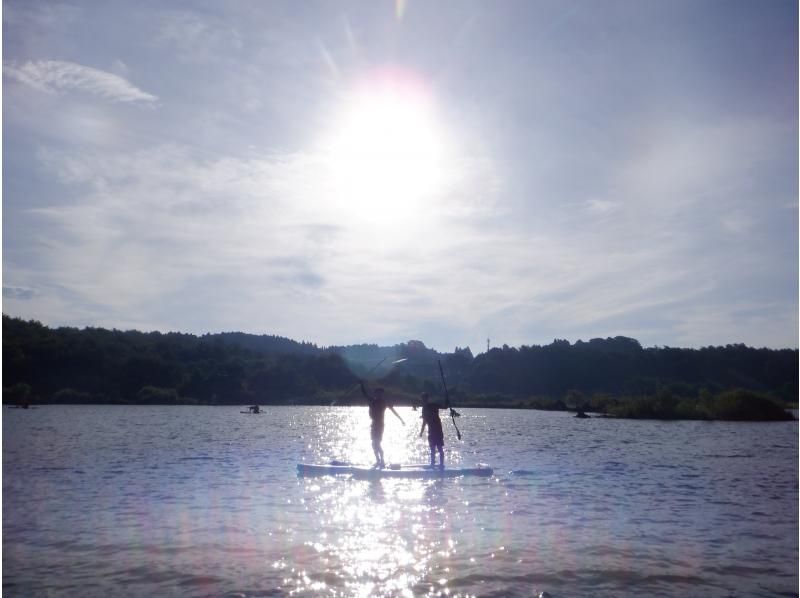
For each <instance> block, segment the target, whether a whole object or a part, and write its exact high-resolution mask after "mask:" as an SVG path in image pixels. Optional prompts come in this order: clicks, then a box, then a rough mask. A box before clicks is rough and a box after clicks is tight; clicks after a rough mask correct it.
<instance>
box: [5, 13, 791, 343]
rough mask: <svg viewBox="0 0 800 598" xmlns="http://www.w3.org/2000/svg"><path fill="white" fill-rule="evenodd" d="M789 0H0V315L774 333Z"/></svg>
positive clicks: (787, 312) (370, 332) (84, 322)
mask: <svg viewBox="0 0 800 598" xmlns="http://www.w3.org/2000/svg"><path fill="white" fill-rule="evenodd" d="M797 11H798V7H797V3H796V2H794V1H790V0H774V1H771V2H752V1H750V0H746V1H739V0H721V1H712V0H687V1H683V0H670V1H663V0H658V1H655V0H604V1H603V2H596V1H593V0H579V1H571V0H519V1H514V0H497V1H492V2H486V1H483V0H482V1H472V0H458V1H455V0H442V1H438V2H424V1H422V0H406V1H392V0H375V1H373V0H363V1H359V2H348V1H339V2H331V1H322V2H315V1H310V0H309V1H303V2H297V1H295V0H285V1H280V0H269V1H256V0H253V1H246V0H237V1H231V2H217V1H202V0H200V1H192V2H188V1H187V2H177V1H173V2H170V1H165V0H158V1H147V0H143V1H138V2H129V1H114V0H109V1H104V2H88V1H87V2H38V1H31V0H24V1H22V0H19V1H14V0H5V1H4V2H3V37H2V41H3V43H2V46H3V56H2V59H3V88H2V100H3V102H2V105H3V123H2V124H3V147H2V150H3V151H2V155H3V173H2V174H3V177H2V192H3V196H2V222H3V227H2V258H3V259H2V263H3V301H2V310H3V313H5V314H8V315H11V316H16V317H21V318H24V319H35V320H38V321H40V322H42V323H44V324H47V325H49V326H76V327H81V328H82V327H85V326H92V327H104V328H117V329H122V330H127V329H138V330H146V331H150V330H160V331H164V332H166V331H180V332H189V333H194V334H203V333H207V332H211V333H213V332H220V331H243V332H249V333H255V334H275V335H280V336H286V337H289V338H293V339H295V340H304V341H309V342H313V343H316V344H318V345H320V346H330V345H347V344H356V343H377V344H380V345H393V344H395V343H400V342H406V341H408V340H410V339H416V340H421V341H423V342H424V343H425V344H426V345H427V346H429V347H433V348H435V349H437V350H439V351H452V350H453V349H454V348H455V347H466V346H469V347H470V348H471V349H472V351H473V353H475V354H477V353H480V352H483V351H485V350H486V346H487V340H488V342H489V343H490V344H491V346H500V345H503V344H507V345H509V346H520V345H534V344H547V343H550V342H552V341H553V339H556V338H558V339H567V340H569V341H571V342H575V341H577V340H589V339H591V338H597V337H603V338H605V337H609V336H612V337H613V336H617V335H623V336H628V337H632V338H635V339H638V340H639V341H640V342H641V343H642V344H643V345H644V346H673V347H703V346H709V345H715V346H716V345H725V344H729V343H745V344H747V345H750V346H756V347H771V348H784V347H791V348H796V347H797V346H798V14H797Z"/></svg>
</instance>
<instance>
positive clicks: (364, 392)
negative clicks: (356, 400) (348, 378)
mask: <svg viewBox="0 0 800 598" xmlns="http://www.w3.org/2000/svg"><path fill="white" fill-rule="evenodd" d="M358 384H359V386H361V394H362V395H364V398H366V399H372V397H371V396H369V393H367V389H366V388H364V381H363V380H359V381H358Z"/></svg>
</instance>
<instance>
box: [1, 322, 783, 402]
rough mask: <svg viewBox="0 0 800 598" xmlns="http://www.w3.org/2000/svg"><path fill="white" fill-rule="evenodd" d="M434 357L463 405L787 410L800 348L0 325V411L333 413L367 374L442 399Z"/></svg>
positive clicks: (399, 388)
mask: <svg viewBox="0 0 800 598" xmlns="http://www.w3.org/2000/svg"><path fill="white" fill-rule="evenodd" d="M399 360H402V361H399ZM439 361H441V363H442V366H443V368H444V371H445V372H446V375H447V384H448V387H449V389H450V390H451V394H452V395H453V397H454V398H455V399H456V400H458V401H460V402H461V403H462V404H464V405H467V404H469V405H476V406H478V405H479V406H506V407H507V406H519V407H539V408H555V409H563V408H573V409H575V408H583V407H587V406H589V407H592V406H593V407H595V408H599V409H601V410H606V411H611V410H612V408H613V407H614V406H615V404H616V403H615V401H617V402H618V401H619V399H621V398H624V397H628V398H630V397H636V398H639V399H641V398H645V399H646V398H648V397H650V398H653V399H655V398H658V397H661V399H662V402H663V400H666V397H676V398H680V399H681V400H689V401H695V402H697V401H701V400H704V401H706V402H707V401H708V397H709V396H711V397H713V396H716V395H719V394H721V393H726V392H729V391H732V390H734V389H742V390H747V391H749V392H751V393H758V394H759V396H763V397H766V398H768V399H770V400H773V401H781V402H786V403H795V402H796V401H797V394H798V384H797V382H798V351H797V350H796V349H764V348H762V349H756V348H752V347H747V346H745V345H741V344H737V345H726V346H718V347H704V348H700V349H685V348H671V347H651V348H643V347H642V346H641V345H640V344H639V342H638V341H636V340H635V339H631V338H626V337H621V336H618V337H614V338H606V339H592V340H589V341H586V342H584V341H577V342H575V343H570V342H568V341H566V340H558V339H557V340H554V341H553V342H552V343H551V344H548V345H532V346H522V347H519V348H515V347H508V346H503V347H498V348H493V349H491V350H490V351H487V352H486V353H482V354H479V355H477V356H473V354H472V352H471V351H470V349H469V348H456V349H455V350H454V351H453V352H452V353H439V352H437V351H435V350H433V349H431V348H428V347H426V346H425V345H424V343H423V342H421V341H409V342H407V343H401V344H398V345H395V346H393V347H380V346H378V345H351V346H334V347H319V346H317V345H315V344H313V343H308V342H297V341H293V340H291V339H287V338H283V337H276V336H269V335H252V334H244V333H239V332H227V333H220V334H206V335H201V336H195V335H192V334H183V333H175V332H170V333H160V332H148V333H145V332H138V331H119V330H107V329H103V328H85V329H77V328H49V327H47V326H44V325H42V324H40V323H38V322H35V321H24V320H21V319H18V318H11V317H9V316H7V315H3V401H4V403H20V402H24V401H29V402H47V403H158V404H160V403H176V404H180V403H188V404H247V403H261V404H270V403H292V402H295V403H314V402H317V403H326V402H327V403H330V401H331V400H333V399H335V398H337V397H341V395H342V393H343V392H344V391H345V390H346V389H347V388H350V387H352V385H353V384H354V383H355V382H357V381H358V379H359V378H364V377H366V376H368V375H369V377H370V378H373V379H376V380H378V381H379V383H380V384H383V385H386V386H388V387H391V388H394V389H397V391H398V392H399V393H403V392H404V393H407V394H409V395H412V396H413V395H414V394H416V393H419V392H421V391H423V390H424V391H428V392H431V393H433V394H439V393H441V392H442V384H441V379H440V375H439V370H438V362H439ZM395 362H398V363H395ZM376 364H380V367H378V368H375V365H376ZM356 398H357V397H354V398H353V400H354V399H356ZM346 400H347V398H345V402H346Z"/></svg>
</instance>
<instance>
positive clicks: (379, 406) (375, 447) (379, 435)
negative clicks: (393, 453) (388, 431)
mask: <svg viewBox="0 0 800 598" xmlns="http://www.w3.org/2000/svg"><path fill="white" fill-rule="evenodd" d="M361 393H362V394H363V395H364V396H365V397H366V399H367V404H368V405H369V419H370V420H371V422H372V424H371V426H370V435H371V436H372V451H373V452H374V453H375V467H380V468H381V469H383V468H384V467H386V462H385V461H384V460H383V447H381V442H382V441H383V420H384V415H386V409H389V410H390V411H391V412H392V413H394V414H395V415H396V416H397V419H399V420H400V422H401V423H402V424H403V425H405V424H406V422H404V421H403V418H402V417H400V415H399V414H398V413H397V411H395V410H394V407H392V406H391V405H389V404H388V403H387V402H386V399H385V398H384V396H383V389H382V388H376V389H375V391H374V392H373V394H372V395H370V394H369V393H368V392H367V389H366V388H364V382H363V381H362V382H361Z"/></svg>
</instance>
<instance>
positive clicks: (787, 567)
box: [3, 405, 798, 598]
mask: <svg viewBox="0 0 800 598" xmlns="http://www.w3.org/2000/svg"><path fill="white" fill-rule="evenodd" d="M398 412H399V413H400V414H401V416H402V417H403V419H404V420H405V421H406V425H405V426H403V425H401V424H400V422H399V421H398V420H397V419H395V418H394V417H393V416H392V414H391V413H387V415H386V433H385V436H384V443H383V446H384V449H385V451H386V458H387V461H391V462H421V461H425V460H426V459H427V442H426V441H425V440H424V439H422V438H419V437H418V433H419V426H420V421H419V412H413V411H412V410H411V409H410V408H398ZM457 421H458V426H459V428H460V429H461V432H462V433H463V440H462V441H458V440H457V439H456V436H455V432H454V428H453V426H452V423H451V422H450V420H449V419H448V420H443V422H444V429H445V443H446V445H445V454H446V457H447V459H448V465H454V466H455V465H462V466H472V465H474V464H475V463H478V462H483V463H488V464H490V465H491V466H492V467H494V468H495V475H494V476H492V477H490V478H455V479H444V480H402V479H398V480H390V479H385V480H378V481H359V480H353V479H349V477H348V476H344V477H313V478H303V477H298V476H297V475H296V470H295V466H296V464H297V463H298V462H301V461H302V462H322V463H324V462H328V461H329V460H331V459H346V460H350V461H353V462H359V463H365V464H368V463H371V462H372V461H373V460H374V459H373V457H372V451H371V448H370V440H369V419H368V416H367V409H366V407H330V408H326V407H266V408H264V409H263V413H262V414H260V415H248V414H242V413H240V408H239V407H161V406H158V407H149V406H147V407H145V406H82V405H74V406H40V407H38V408H37V409H33V410H22V409H8V408H6V409H4V410H3V594H4V595H5V596H26V597H28V596H45V595H46V596H109V595H113V596H143V595H158V596H226V597H230V598H233V597H239V596H248V597H250V596H253V597H255V596H284V595H286V596H288V595H296V596H318V595H328V596H370V595H398V596H426V595H430V596H436V595H442V596H444V595H447V596H467V595H478V596H528V597H529V596H533V595H535V593H537V592H543V591H545V592H547V593H549V594H550V595H552V596H553V597H565V596H644V595H648V596H747V597H752V596H797V595H798V424H797V422H788V423H787V422H781V423H727V422H657V421H630V420H616V419H600V418H592V419H576V418H574V417H571V415H570V414H568V413H554V412H543V411H522V410H502V409H464V410H463V416H462V417H461V418H460V419H458V420H457Z"/></svg>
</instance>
